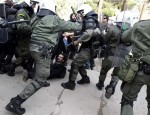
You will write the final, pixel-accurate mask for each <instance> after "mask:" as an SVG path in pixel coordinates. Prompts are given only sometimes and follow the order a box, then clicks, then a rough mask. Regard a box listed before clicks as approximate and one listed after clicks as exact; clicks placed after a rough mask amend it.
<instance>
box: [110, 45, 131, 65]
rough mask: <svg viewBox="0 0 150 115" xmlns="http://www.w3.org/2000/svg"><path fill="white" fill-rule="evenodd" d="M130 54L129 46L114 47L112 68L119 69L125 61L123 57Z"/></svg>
mask: <svg viewBox="0 0 150 115" xmlns="http://www.w3.org/2000/svg"><path fill="white" fill-rule="evenodd" d="M130 52H131V46H127V45H125V44H119V45H118V46H117V47H116V50H115V54H114V56H113V60H112V67H119V66H120V65H121V64H122V63H123V62H124V59H125V56H126V55H128V54H129V53H130Z"/></svg>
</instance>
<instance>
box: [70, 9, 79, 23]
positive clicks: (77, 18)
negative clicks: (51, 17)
mask: <svg viewBox="0 0 150 115" xmlns="http://www.w3.org/2000/svg"><path fill="white" fill-rule="evenodd" d="M71 9H72V12H73V14H74V15H75V17H76V21H77V22H79V21H80V20H79V17H78V16H77V13H76V12H75V10H74V8H73V7H72V6H71Z"/></svg>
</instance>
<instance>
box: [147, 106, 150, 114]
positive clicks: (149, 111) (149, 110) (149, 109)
mask: <svg viewBox="0 0 150 115" xmlns="http://www.w3.org/2000/svg"><path fill="white" fill-rule="evenodd" d="M147 115H150V106H148V113H147Z"/></svg>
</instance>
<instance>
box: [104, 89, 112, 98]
mask: <svg viewBox="0 0 150 115" xmlns="http://www.w3.org/2000/svg"><path fill="white" fill-rule="evenodd" d="M112 92H113V89H112V88H108V89H107V90H106V93H105V97H106V98H107V99H110V97H111V96H112Z"/></svg>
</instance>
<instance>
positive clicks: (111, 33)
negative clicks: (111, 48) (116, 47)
mask: <svg viewBox="0 0 150 115" xmlns="http://www.w3.org/2000/svg"><path fill="white" fill-rule="evenodd" d="M114 30H115V28H114V26H111V27H110V28H109V29H108V32H107V33H106V34H105V35H104V34H102V36H103V38H104V39H103V43H104V44H107V43H108V42H109V41H110V38H113V37H115V32H114Z"/></svg>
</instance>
